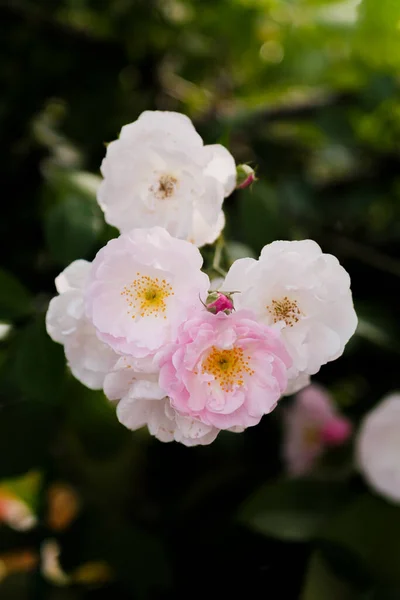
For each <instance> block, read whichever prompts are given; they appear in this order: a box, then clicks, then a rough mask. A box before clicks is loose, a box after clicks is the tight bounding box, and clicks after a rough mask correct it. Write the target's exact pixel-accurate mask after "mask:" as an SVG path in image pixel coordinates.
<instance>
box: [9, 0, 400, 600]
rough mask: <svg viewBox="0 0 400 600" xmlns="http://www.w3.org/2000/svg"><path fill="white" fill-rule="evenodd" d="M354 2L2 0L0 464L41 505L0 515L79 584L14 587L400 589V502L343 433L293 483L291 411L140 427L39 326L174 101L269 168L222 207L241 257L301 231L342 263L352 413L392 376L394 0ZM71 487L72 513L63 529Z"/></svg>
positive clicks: (396, 240)
mask: <svg viewBox="0 0 400 600" xmlns="http://www.w3.org/2000/svg"><path fill="white" fill-rule="evenodd" d="M356 5H357V2H352V1H349V2H335V1H333V0H296V1H295V0H292V1H290V0H201V1H200V0H136V1H135V0H60V1H57V0H35V1H33V0H31V1H29V0H15V1H14V2H13V1H9V2H4V1H3V2H1V1H0V33H1V36H0V77H1V82H2V86H1V89H2V93H1V97H0V135H1V146H0V153H1V155H0V156H1V158H0V182H1V188H0V189H1V196H2V204H1V206H2V214H1V218H0V248H1V253H0V256H1V259H2V269H1V270H0V320H1V321H3V322H6V323H10V324H12V329H11V331H10V333H9V334H8V336H7V337H5V338H4V339H3V340H2V341H0V379H1V387H0V395H1V396H0V402H1V404H0V478H1V480H2V481H3V482H5V483H4V485H8V486H10V488H12V487H13V485H14V486H15V482H14V478H16V477H20V476H25V475H26V474H27V473H32V472H33V473H34V484H32V478H29V477H28V479H27V480H25V479H23V480H22V481H25V484H22V487H21V485H20V488H19V489H20V494H22V496H23V497H25V498H26V499H29V501H30V503H31V505H32V506H33V507H34V510H35V511H36V512H37V514H38V517H39V525H38V526H37V527H35V528H34V529H33V530H31V531H30V532H25V533H20V532H15V531H14V530H12V529H11V528H9V527H8V526H7V525H5V524H4V525H3V526H1V528H0V560H3V563H0V564H5V565H6V566H7V564H8V565H10V561H9V556H10V553H12V555H13V556H15V555H17V556H18V553H20V552H21V551H22V550H24V551H25V550H27V549H28V550H29V552H30V553H31V554H32V556H36V557H37V556H39V554H40V548H42V549H43V543H44V541H45V540H48V539H56V540H57V541H58V545H59V547H60V548H61V554H60V561H61V566H62V568H63V570H64V571H65V572H66V573H67V574H68V575H69V576H70V580H69V583H68V584H66V585H57V581H55V580H54V579H53V580H52V579H51V577H49V576H48V575H46V573H44V569H43V552H42V555H41V558H40V559H37V560H36V562H35V564H34V566H33V567H32V568H30V567H29V568H28V567H27V566H26V565H25V566H23V567H19V568H15V567H14V568H11V567H10V566H9V568H8V571H9V573H10V575H9V576H8V577H6V576H4V578H3V581H2V582H1V581H0V597H1V599H2V600H3V598H4V600H9V599H10V600H12V599H14V598H15V599H17V600H24V599H25V598H26V599H32V600H33V599H47V598H49V599H50V600H81V599H82V600H83V599H85V600H86V599H89V598H90V599H91V598H98V599H103V598H118V599H122V600H125V599H132V598H145V599H147V598H151V599H152V598H160V599H161V598H166V599H167V598H176V599H180V598H188V597H191V598H194V599H195V598H213V597H223V596H224V597H231V596H234V597H236V596H239V595H243V596H246V597H249V598H251V597H255V596H256V595H262V596H263V597H266V598H269V599H271V600H272V599H275V598H279V599H282V598H288V599H297V598H302V600H325V599H326V600H340V599H341V598H344V599H347V598H349V599H353V598H355V599H356V600H357V599H365V600H394V599H399V598H400V576H399V572H400V542H399V540H400V511H399V509H398V508H396V507H394V506H392V505H389V504H387V503H386V502H384V501H383V500H380V499H379V498H376V497H374V496H373V495H372V494H371V493H370V492H368V491H367V488H366V486H365V484H364V483H363V481H362V479H361V477H360V476H359V475H358V474H357V471H356V470H353V458H352V456H353V454H352V447H351V444H350V445H349V446H348V447H346V448H343V449H341V450H340V451H338V452H336V453H333V454H332V456H328V457H326V464H324V468H323V469H322V475H321V472H318V473H315V474H314V475H313V476H312V478H311V480H307V481H303V480H299V481H295V482H293V481H292V482H291V481H287V480H286V479H285V473H284V468H283V465H282V462H281V411H280V408H278V409H277V410H276V411H275V412H274V413H273V414H272V415H271V416H269V417H266V418H264V420H263V421H262V423H261V424H260V425H259V426H257V427H255V428H251V429H249V430H247V431H246V432H245V433H244V434H241V435H233V434H228V433H226V434H222V435H220V436H219V438H218V440H217V441H216V442H214V443H213V444H212V445H211V446H208V447H198V448H189V449H188V448H185V447H183V446H179V445H178V444H175V443H172V444H162V443H161V442H158V441H157V440H153V439H150V438H149V437H148V435H147V433H146V432H145V431H141V432H137V433H133V434H132V433H131V432H129V431H127V430H126V429H124V428H123V427H122V426H121V425H120V424H119V423H118V422H117V419H116V417H115V414H114V409H113V408H112V407H111V406H110V405H109V404H108V403H107V402H106V400H105V399H104V397H103V395H102V394H101V393H99V392H91V391H90V390H87V389H86V388H84V387H83V386H81V385H80V384H79V383H78V382H76V381H74V380H72V378H71V376H70V375H69V374H68V373H67V372H66V369H65V360H64V356H63V350H62V348H61V347H60V346H58V345H57V344H54V343H53V342H52V341H51V340H50V339H49V338H48V337H47V335H46V333H45V329H44V314H45V311H46V308H47V304H48V301H49V299H50V298H51V296H52V295H54V294H55V288H54V277H55V276H56V275H57V274H58V273H59V272H60V271H61V270H62V269H63V268H64V267H65V266H66V265H67V264H69V262H71V261H72V260H74V259H76V258H86V259H88V260H91V259H92V258H93V257H94V255H95V253H96V251H97V250H98V249H99V248H100V247H101V246H102V245H103V244H104V243H105V242H106V241H107V240H108V239H109V238H110V237H113V236H115V235H116V231H115V230H113V229H112V228H110V227H108V226H106V225H105V223H104V221H103V219H102V215H101V211H100V209H99V208H98V206H97V205H96V202H95V188H96V185H97V184H98V177H99V166H100V162H101V160H102V157H103V156H104V152H105V146H104V145H105V143H106V142H108V141H111V140H112V139H115V138H116V137H117V136H118V133H119V130H120V128H121V126H122V125H124V124H126V123H128V122H131V121H133V120H135V119H136V118H137V117H138V115H139V114H140V113H141V112H142V111H143V110H146V109H161V110H177V111H181V112H184V113H186V114H188V115H189V116H190V117H191V118H192V119H193V121H194V123H195V125H196V127H197V129H198V130H199V132H200V133H201V135H202V136H203V138H204V140H205V142H206V143H215V142H219V143H223V144H225V145H226V146H228V147H229V149H230V151H231V152H232V154H233V155H234V157H235V159H236V161H237V162H238V163H239V162H247V163H249V164H251V165H252V166H253V167H256V168H257V175H258V177H259V181H258V182H257V183H256V184H255V185H254V186H253V187H252V188H251V189H248V190H244V191H239V192H235V193H234V194H233V195H232V196H231V197H230V198H229V199H227V200H226V202H225V208H226V215H227V228H226V235H225V237H226V239H227V240H228V241H227V245H226V247H225V250H224V262H225V266H226V267H228V266H229V263H230V262H231V261H232V260H234V259H235V258H237V257H239V256H246V255H250V254H251V253H253V254H254V255H257V254H258V252H259V250H260V249H261V248H262V247H263V245H264V244H266V243H269V242H271V241H273V240H275V239H303V238H308V237H310V238H312V239H315V240H316V241H317V242H318V243H319V244H320V245H321V247H322V248H323V250H324V251H325V252H331V253H333V254H335V255H336V256H337V257H338V258H339V260H340V261H341V263H342V264H343V265H344V266H345V268H346V269H347V270H348V271H349V273H350V275H351V278H352V289H353V296H354V301H355V306H356V310H357V312H358V315H359V319H360V325H359V329H358V331H357V334H356V336H354V338H353V340H351V342H350V343H349V344H348V347H347V348H346V351H345V354H344V356H343V357H342V358H340V359H339V360H338V361H336V362H334V363H332V364H329V365H326V366H325V367H323V368H322V370H321V372H320V373H318V375H317V376H316V377H315V380H316V381H318V382H320V383H323V384H324V385H326V386H327V387H328V388H329V390H330V391H331V392H332V394H333V395H334V397H335V400H336V402H337V403H338V405H339V406H340V408H341V410H342V411H343V412H344V413H345V414H346V415H347V416H349V417H350V418H351V419H352V421H353V422H354V425H355V428H357V426H358V423H359V421H360V419H361V417H362V416H363V415H364V414H365V413H366V412H367V411H368V410H369V409H370V408H371V407H372V406H373V405H374V404H376V403H377V402H378V401H379V400H380V398H381V397H382V396H384V395H385V394H386V393H388V392H390V391H392V390H393V389H395V388H396V386H399V375H398V371H399V367H398V365H399V347H400V346H399V341H398V340H399V332H400V321H399V277H400V257H399V245H400V220H399V217H400V85H399V68H400V29H399V27H398V24H399V23H400V3H399V2H397V1H396V0H380V1H379V2H378V1H377V0H362V2H361V3H360V5H359V6H358V8H356ZM204 256H205V260H206V265H209V264H210V260H211V257H212V249H211V248H207V247H206V248H205V249H204ZM210 274H211V275H212V274H213V273H212V271H211V270H210ZM289 402H290V399H285V400H283V401H282V404H285V403H289ZM399 460H400V458H399ZM11 479H12V480H13V481H11V482H10V480H11ZM13 482H14V483H13ZM60 482H61V483H63V484H68V485H69V486H71V490H73V494H76V497H77V498H78V499H79V509H77V510H76V511H72V514H71V517H70V518H69V517H68V518H66V523H65V525H63V526H62V527H61V528H60V527H55V528H54V527H52V525H51V524H52V517H51V515H52V511H53V513H54V511H56V512H60V511H61V512H62V511H66V512H67V513H68V506H69V501H66V503H64V504H63V505H62V506H61V508H60V507H59V506H57V507H54V506H53V505H52V502H51V494H49V490H51V489H53V487H54V485H58V484H59V483H60ZM52 486H53V487H52ZM21 490H22V491H21ZM254 494H256V495H255V496H254V500H252V502H250V501H249V497H252V498H253V495H254ZM243 507H245V508H243ZM259 514H261V517H260V519H257V520H256V519H255V516H257V515H259ZM53 516H54V515H53ZM255 523H256V524H255ZM7 561H8V562H7ZM22 563H23V561H22ZM100 563H101V564H102V565H103V567H102V569H100V568H99V567H98V566H97V569H98V570H97V571H96V569H95V568H94V571H93V572H91V575H90V576H89V575H87V573H86V576H82V577H81V578H80V579H79V577H77V576H76V572H77V571H76V570H77V569H78V568H79V567H80V566H82V565H85V564H92V565H93V564H95V565H96V564H97V565H99V564H100ZM104 564H106V565H108V567H107V568H108V569H109V571H107V569H106V570H105V567H104ZM6 571H7V569H6ZM105 572H107V575H104V573H105ZM93 573H94V574H93ZM74 574H75V575H74ZM56 579H57V578H56ZM58 583H59V582H58Z"/></svg>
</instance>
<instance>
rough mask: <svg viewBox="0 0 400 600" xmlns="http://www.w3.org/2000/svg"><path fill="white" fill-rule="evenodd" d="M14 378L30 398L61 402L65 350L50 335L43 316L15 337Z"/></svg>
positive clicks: (64, 370)
mask: <svg viewBox="0 0 400 600" xmlns="http://www.w3.org/2000/svg"><path fill="white" fill-rule="evenodd" d="M15 344H16V346H15V348H14V352H15V357H14V367H13V378H14V380H15V383H16V385H17V386H18V388H19V389H20V390H21V391H22V392H23V393H24V394H26V395H27V397H28V398H35V399H39V400H46V401H47V400H48V401H50V402H51V403H55V402H58V399H59V397H60V388H61V387H62V385H63V383H64V378H65V374H66V368H65V357H64V351H63V348H62V346H61V345H59V344H55V343H54V342H53V341H52V340H51V339H50V337H49V336H48V335H47V332H46V329H45V324H44V319H43V318H41V319H37V320H35V321H32V322H31V323H29V325H27V326H26V327H25V329H24V330H23V331H22V332H21V333H20V334H19V336H18V337H17V338H16V340H15Z"/></svg>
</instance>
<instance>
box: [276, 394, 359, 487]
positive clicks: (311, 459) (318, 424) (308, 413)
mask: <svg viewBox="0 0 400 600" xmlns="http://www.w3.org/2000/svg"><path fill="white" fill-rule="evenodd" d="M351 431H352V426H351V423H350V422H349V421H348V419H346V417H343V416H342V415H339V414H338V413H337V412H336V408H335V405H334V403H333V400H332V398H331V396H330V395H329V394H328V392H327V391H326V390H325V389H324V388H323V387H321V386H319V385H316V384H312V385H310V386H308V387H306V388H305V389H304V390H302V391H301V392H299V393H298V394H297V395H296V397H295V399H294V402H293V404H292V405H291V406H290V407H289V408H287V409H286V411H285V413H284V441H283V458H284V460H285V463H286V468H287V471H288V472H289V474H290V475H293V476H299V475H305V474H306V473H308V472H309V471H311V469H312V468H313V466H314V465H315V463H316V461H317V460H318V458H319V457H320V456H321V455H322V453H323V452H324V450H325V448H326V447H329V446H339V445H341V444H343V443H344V442H345V441H346V440H347V439H348V438H349V437H350V435H351Z"/></svg>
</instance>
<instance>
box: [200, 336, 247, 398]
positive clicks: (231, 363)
mask: <svg viewBox="0 0 400 600" xmlns="http://www.w3.org/2000/svg"><path fill="white" fill-rule="evenodd" d="M249 361H250V356H244V353H243V349H242V348H237V347H235V348H232V349H230V350H222V349H221V348H217V347H215V346H213V347H212V348H211V351H210V353H209V354H208V356H207V358H206V359H205V360H204V361H203V364H202V373H203V374H204V373H208V374H209V375H212V376H213V377H214V380H215V381H217V382H218V383H219V385H220V387H221V389H222V390H223V391H224V392H230V391H232V389H233V388H234V387H235V386H242V385H243V384H244V376H245V375H246V374H247V375H250V376H252V375H254V371H253V369H251V368H250V366H249ZM208 385H211V382H208Z"/></svg>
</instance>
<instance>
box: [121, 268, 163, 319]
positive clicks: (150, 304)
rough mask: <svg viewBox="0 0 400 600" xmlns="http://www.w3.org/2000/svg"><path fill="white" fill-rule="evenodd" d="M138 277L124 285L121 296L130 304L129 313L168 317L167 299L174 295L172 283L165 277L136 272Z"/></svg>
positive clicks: (133, 316)
mask: <svg viewBox="0 0 400 600" xmlns="http://www.w3.org/2000/svg"><path fill="white" fill-rule="evenodd" d="M136 275H137V277H136V279H134V280H133V281H132V282H131V283H130V284H129V285H126V286H124V288H123V290H122V292H121V296H123V297H124V298H125V300H126V302H127V304H128V307H129V308H128V315H130V316H131V317H132V319H134V318H135V317H138V316H140V317H149V316H153V317H163V318H164V319H166V318H167V317H166V315H165V312H166V309H167V304H166V300H167V298H169V296H173V295H174V292H173V291H172V287H171V285H170V284H169V283H168V282H167V281H166V280H165V279H159V278H158V277H155V278H152V277H149V276H148V275H141V274H140V273H136Z"/></svg>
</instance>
